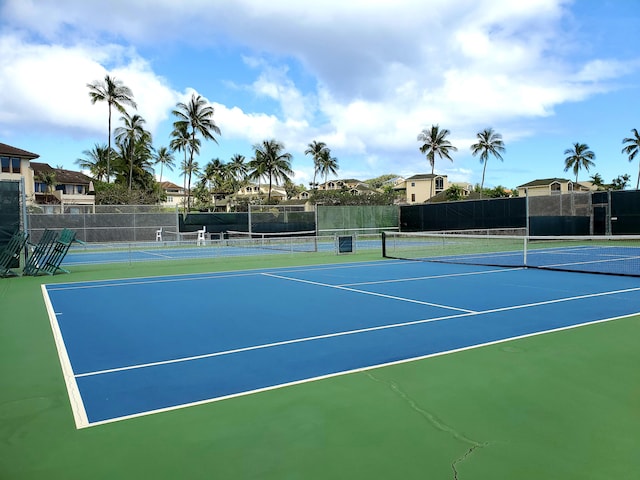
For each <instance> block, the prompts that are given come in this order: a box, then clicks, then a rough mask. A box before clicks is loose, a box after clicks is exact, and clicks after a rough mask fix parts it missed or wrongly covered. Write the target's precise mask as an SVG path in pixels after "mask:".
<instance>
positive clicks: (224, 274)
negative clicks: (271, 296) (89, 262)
mask: <svg viewBox="0 0 640 480" xmlns="http://www.w3.org/2000/svg"><path fill="white" fill-rule="evenodd" d="M381 265H406V261H404V260H403V261H393V262H391V261H386V260H378V261H374V263H371V261H367V262H353V263H349V264H347V265H345V264H343V263H342V264H341V263H334V264H329V265H326V264H323V265H308V266H307V267H305V268H291V267H285V268H274V269H267V270H275V271H279V272H282V273H290V272H314V271H319V270H334V269H336V270H337V269H344V268H362V267H380V266H381ZM314 267H318V268H314ZM264 272H265V269H264V268H257V269H249V270H240V271H238V270H228V271H221V272H212V273H201V274H188V275H184V274H176V275H161V276H157V277H140V278H130V279H112V280H92V281H88V282H87V281H84V282H73V283H63V284H55V283H50V284H48V285H47V288H48V289H49V290H50V291H58V290H74V289H78V290H81V289H85V288H101V287H119V286H121V285H125V286H126V285H151V284H154V283H168V282H191V281H199V280H211V279H216V278H229V277H243V276H252V275H260V274H261V273H264ZM108 282H113V283H108Z"/></svg>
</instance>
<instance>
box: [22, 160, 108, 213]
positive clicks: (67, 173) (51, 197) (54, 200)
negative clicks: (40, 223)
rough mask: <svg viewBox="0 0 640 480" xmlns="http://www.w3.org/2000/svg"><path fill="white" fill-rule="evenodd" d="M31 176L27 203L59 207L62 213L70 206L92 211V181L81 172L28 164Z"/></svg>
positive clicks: (44, 164)
mask: <svg viewBox="0 0 640 480" xmlns="http://www.w3.org/2000/svg"><path fill="white" fill-rule="evenodd" d="M29 169H30V170H31V172H32V176H33V182H32V186H33V193H31V192H30V191H29V188H28V187H27V203H28V204H29V203H30V204H32V205H33V204H37V205H51V204H55V205H60V206H61V208H62V209H63V211H64V208H65V207H70V206H80V205H83V206H90V207H91V208H92V210H93V208H94V207H95V204H96V197H95V195H94V190H93V181H92V179H91V177H88V176H87V175H85V174H84V173H82V172H76V171H73V170H66V169H64V168H53V167H51V166H50V165H49V164H48V163H39V162H30V163H29Z"/></svg>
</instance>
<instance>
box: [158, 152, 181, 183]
mask: <svg viewBox="0 0 640 480" xmlns="http://www.w3.org/2000/svg"><path fill="white" fill-rule="evenodd" d="M153 158H154V163H155V164H156V165H157V164H158V163H159V164H160V181H159V182H158V183H162V170H163V168H166V169H167V170H169V171H171V172H172V171H173V167H175V166H176V162H175V159H174V158H173V153H172V152H171V149H169V148H167V147H160V148H159V149H158V150H157V151H156V154H155V155H154V157H153Z"/></svg>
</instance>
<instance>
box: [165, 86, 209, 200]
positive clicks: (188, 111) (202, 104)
mask: <svg viewBox="0 0 640 480" xmlns="http://www.w3.org/2000/svg"><path fill="white" fill-rule="evenodd" d="M172 113H173V115H175V116H176V117H178V120H177V121H175V122H174V124H173V126H174V130H181V129H186V130H187V132H188V133H189V137H190V143H189V146H188V148H189V164H192V163H193V156H194V154H195V153H196V150H195V148H194V146H195V145H196V136H197V135H200V136H202V138H204V139H205V140H213V141H214V142H215V143H218V141H217V140H216V138H215V137H214V136H213V134H214V133H215V134H217V135H220V129H219V128H218V126H217V125H216V124H215V122H214V121H213V114H214V110H213V107H212V106H211V105H209V104H208V102H207V101H206V100H205V99H204V98H203V97H202V96H201V95H197V94H195V93H194V94H192V95H191V100H190V101H189V103H186V104H185V103H182V102H180V103H178V104H176V109H175V110H173V112H172ZM185 171H186V172H187V175H188V185H187V210H188V209H189V207H190V202H191V195H190V190H191V176H192V174H193V169H192V168H191V167H190V166H189V165H187V168H186V169H185Z"/></svg>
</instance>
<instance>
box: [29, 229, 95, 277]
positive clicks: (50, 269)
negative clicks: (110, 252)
mask: <svg viewBox="0 0 640 480" xmlns="http://www.w3.org/2000/svg"><path fill="white" fill-rule="evenodd" d="M73 242H78V243H84V242H81V241H80V240H78V239H76V232H74V231H73V230H69V229H67V228H65V229H64V230H62V231H61V232H60V235H57V234H56V233H55V232H52V231H51V230H45V232H44V234H43V235H42V238H41V239H40V242H38V244H37V245H36V246H35V248H34V250H33V254H32V255H31V258H29V261H28V262H27V266H26V267H25V269H24V274H25V275H34V276H35V275H39V274H40V273H44V274H46V275H55V274H56V273H58V272H64V273H69V270H66V269H64V268H62V267H61V266H60V265H61V264H62V261H63V260H64V257H65V256H66V255H67V252H68V251H69V248H70V247H71V244H72V243H73Z"/></svg>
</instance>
